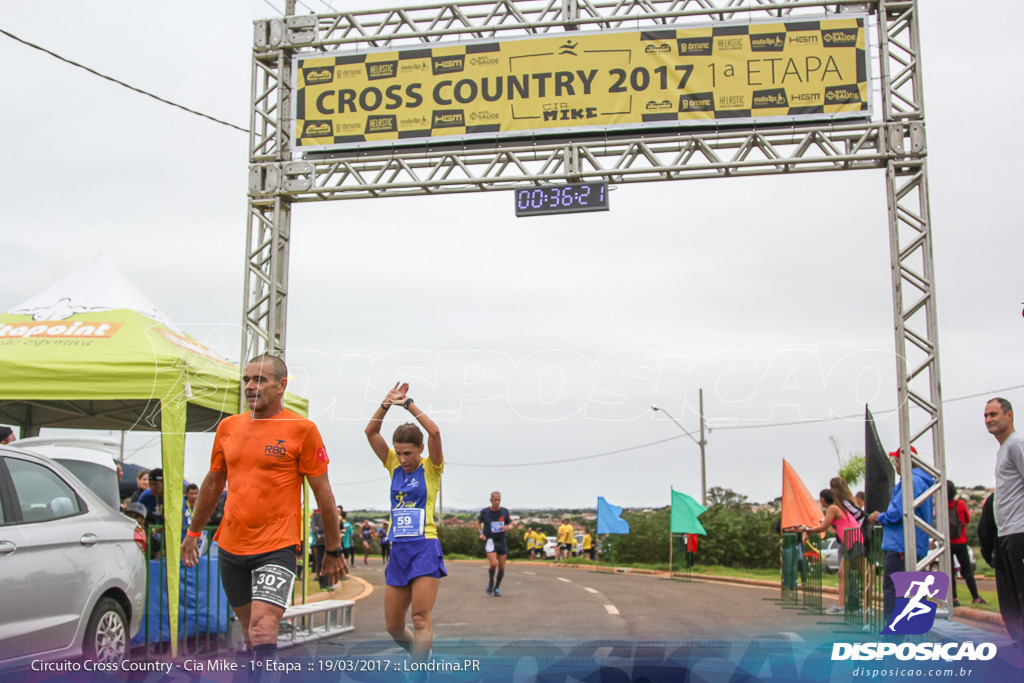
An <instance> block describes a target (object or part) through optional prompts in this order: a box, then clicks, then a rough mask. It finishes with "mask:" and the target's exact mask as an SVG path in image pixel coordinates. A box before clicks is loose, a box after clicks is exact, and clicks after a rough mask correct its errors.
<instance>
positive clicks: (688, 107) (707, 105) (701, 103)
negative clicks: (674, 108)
mask: <svg viewBox="0 0 1024 683" xmlns="http://www.w3.org/2000/svg"><path fill="white" fill-rule="evenodd" d="M714 110H715V94H714V93H711V92H698V93H693V94H691V95H680V96H679V111H714Z"/></svg>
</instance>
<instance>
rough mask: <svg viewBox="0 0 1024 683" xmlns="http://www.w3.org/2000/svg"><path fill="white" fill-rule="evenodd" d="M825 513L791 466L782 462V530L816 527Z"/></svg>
mask: <svg viewBox="0 0 1024 683" xmlns="http://www.w3.org/2000/svg"><path fill="white" fill-rule="evenodd" d="M824 516H825V513H823V512H822V511H821V505H820V504H819V503H818V499H817V498H815V497H814V496H812V495H811V492H810V491H808V490H807V487H806V486H805V485H804V482H803V480H802V479H801V478H800V475H799V474H797V473H796V470H794V469H793V466H792V465H790V464H789V463H788V462H786V461H785V460H783V461H782V528H783V529H786V528H788V527H792V526H800V525H801V524H803V525H805V526H818V524H820V523H821V518H822V517H824Z"/></svg>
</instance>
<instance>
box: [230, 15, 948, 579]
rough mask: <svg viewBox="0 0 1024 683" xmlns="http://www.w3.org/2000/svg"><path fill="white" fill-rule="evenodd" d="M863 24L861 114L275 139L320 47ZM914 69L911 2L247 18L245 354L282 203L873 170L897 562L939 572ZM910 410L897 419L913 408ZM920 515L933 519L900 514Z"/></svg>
mask: <svg viewBox="0 0 1024 683" xmlns="http://www.w3.org/2000/svg"><path fill="white" fill-rule="evenodd" d="M843 12H862V13H865V12H866V13H870V14H871V15H872V16H873V21H874V25H875V26H876V28H877V51H878V55H877V60H876V62H875V63H877V65H878V69H877V72H876V74H875V76H876V77H877V78H878V79H879V82H880V89H881V104H882V106H881V116H880V120H877V121H866V122H859V123H858V122H853V123H843V124H834V125H793V126H789V127H786V126H783V127H778V126H776V127H753V128H742V129H740V128H721V129H714V130H695V129H694V130H687V131H683V132H680V131H679V130H673V131H671V132H666V133H657V134H645V135H643V136H640V135H634V136H630V137H625V136H624V137H610V136H609V137H599V138H596V137H595V138H586V137H580V138H571V139H563V140H544V139H537V140H529V141H524V142H515V141H511V142H502V143H500V144H498V143H491V144H479V145H469V144H467V145H447V146H445V145H440V144H438V145H435V146H431V147H426V148H423V149H419V150H415V151H409V150H405V151H395V150H383V151H372V150H369V151H367V150H360V151H359V152H358V153H352V154H333V155H331V154H321V155H320V156H319V157H313V156H308V157H306V158H298V157H296V156H295V155H294V154H293V152H292V145H291V140H290V137H289V135H290V134H289V125H290V124H291V121H290V120H289V118H288V117H289V116H290V97H291V91H290V87H291V86H290V74H289V70H290V69H291V57H292V56H293V55H294V54H296V53H304V52H317V51H318V52H323V51H328V50H338V49H344V50H366V49H373V48H382V47H404V46H417V45H418V46H422V45H424V44H429V43H434V42H440V41H460V40H478V39H488V38H498V37H501V38H507V37H516V36H532V35H538V34H547V33H552V34H559V33H564V32H568V31H577V30H615V29H627V28H628V29H634V30H636V29H642V28H647V27H665V26H671V27H683V26H685V25H686V24H687V23H696V22H700V23H703V24H706V23H708V22H737V21H739V22H742V21H751V22H753V21H758V20H771V19H776V20H778V19H782V18H793V17H800V16H808V17H811V16H815V15H817V16H820V15H822V14H825V13H829V14H838V13H843ZM921 62H922V60H921V49H920V33H919V26H918V2H917V0H461V1H456V2H437V3H434V4H428V5H423V6H420V7H409V8H392V9H384V10H367V11H354V12H344V11H343V12H332V13H325V14H317V15H304V16H291V15H289V16H284V17H276V18H271V19H266V20H261V21H257V22H256V23H255V26H254V43H253V53H252V74H253V75H252V99H251V105H252V106H251V118H250V121H251V127H250V129H251V131H252V132H251V134H250V144H249V163H250V182H249V219H248V235H247V245H246V251H247V254H246V259H247V262H246V281H245V302H244V306H243V326H244V330H245V333H244V339H243V342H242V344H243V349H242V351H243V356H249V355H252V354H255V353H260V352H265V351H269V352H279V353H280V352H283V351H284V349H285V342H286V335H285V330H286V311H287V293H288V287H287V270H288V267H287V263H288V244H289V239H290V216H291V210H290V207H291V204H293V203H296V202H315V201H326V200H340V199H359V198H382V197H392V196H415V195H428V194H454V193H464V192H489V191H500V190H510V189H513V188H516V187H524V186H529V185H535V184H539V183H550V182H562V181H571V182H578V181H581V180H608V181H609V182H613V183H635V182H652V181H671V180H686V179H697V178H728V177H738V176H750V175H782V174H797V173H807V172H822V171H849V170H857V169H884V170H885V176H886V191H887V196H888V206H889V236H890V258H891V265H892V292H893V312H894V333H895V344H896V351H897V377H898V396H899V406H900V407H899V421H900V444H901V448H903V449H905V450H907V451H909V447H910V446H911V445H912V444H917V445H919V446H920V448H919V450H921V451H922V454H921V455H920V456H914V457H913V458H903V459H902V463H901V475H902V476H903V478H904V480H905V481H908V482H909V481H911V468H912V466H919V467H921V468H922V469H924V470H925V471H928V472H930V473H932V474H933V475H934V476H935V479H936V484H935V486H933V487H931V488H930V490H929V491H927V492H926V493H925V494H924V495H922V496H920V497H919V498H918V499H917V500H915V499H914V497H913V491H912V487H908V488H907V489H906V490H904V509H905V510H906V515H905V518H904V533H905V538H907V539H911V538H913V534H914V529H915V527H917V528H920V529H922V530H923V531H925V532H926V533H927V534H928V536H929V537H930V538H931V539H932V540H934V541H935V544H934V546H935V547H934V549H931V550H929V552H927V553H925V556H924V557H918V554H917V553H916V550H915V549H914V547H913V544H908V546H907V548H906V550H907V558H908V560H909V562H908V568H917V569H922V568H926V567H927V566H928V564H929V563H930V562H931V561H932V560H934V559H938V560H939V563H940V567H941V569H942V570H944V571H948V570H949V566H950V556H949V552H948V539H947V538H946V534H947V531H946V530H947V528H948V524H947V508H946V487H945V482H946V479H945V469H946V468H945V451H944V438H943V433H942V407H941V406H942V403H941V391H940V389H941V382H940V378H939V360H938V359H939V353H938V327H937V320H936V301H935V273H934V261H933V256H932V239H931V217H930V210H929V204H928V166H927V141H926V134H925V118H924V97H923V88H922V71H921V69H922V63H921ZM912 407H916V408H918V410H915V411H913V412H911V408H912ZM925 500H932V501H933V502H934V504H935V519H934V521H933V524H925V523H923V522H922V521H921V520H920V519H918V518H916V517H915V516H914V515H913V514H912V511H913V510H914V509H915V506H919V505H920V504H922V503H923V502H924V501H925Z"/></svg>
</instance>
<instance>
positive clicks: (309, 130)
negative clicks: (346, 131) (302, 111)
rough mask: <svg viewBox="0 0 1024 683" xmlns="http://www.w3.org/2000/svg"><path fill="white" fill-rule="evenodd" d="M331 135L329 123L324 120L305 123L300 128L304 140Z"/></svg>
mask: <svg viewBox="0 0 1024 683" xmlns="http://www.w3.org/2000/svg"><path fill="white" fill-rule="evenodd" d="M330 134H331V122H330V121H324V120H319V119H318V120H313V121H306V125H305V126H303V127H302V137H304V138H322V137H325V136H327V135H330Z"/></svg>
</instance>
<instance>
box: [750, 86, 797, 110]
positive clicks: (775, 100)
mask: <svg viewBox="0 0 1024 683" xmlns="http://www.w3.org/2000/svg"><path fill="white" fill-rule="evenodd" d="M788 106H789V101H788V100H787V99H786V89H785V88H774V89H772V90H755V91H754V109H768V108H771V107H788Z"/></svg>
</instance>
